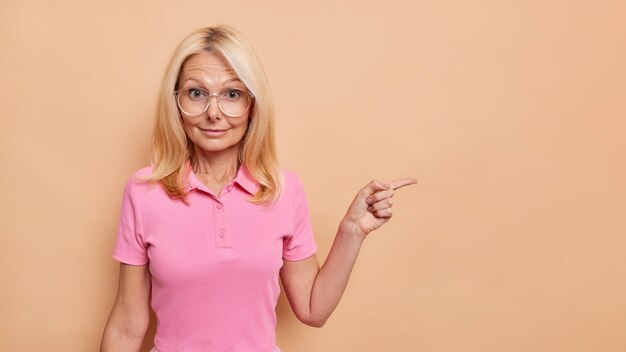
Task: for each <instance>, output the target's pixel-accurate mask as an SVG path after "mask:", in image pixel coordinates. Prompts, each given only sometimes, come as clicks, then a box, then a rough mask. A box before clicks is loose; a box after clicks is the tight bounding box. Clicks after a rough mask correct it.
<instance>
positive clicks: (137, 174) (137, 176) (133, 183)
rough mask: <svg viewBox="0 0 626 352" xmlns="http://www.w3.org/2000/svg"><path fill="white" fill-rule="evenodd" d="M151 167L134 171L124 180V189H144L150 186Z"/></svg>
mask: <svg viewBox="0 0 626 352" xmlns="http://www.w3.org/2000/svg"><path fill="white" fill-rule="evenodd" d="M152 171H153V166H152V165H148V166H144V167H142V168H140V169H137V170H135V171H134V172H132V173H131V174H130V176H129V177H128V178H127V180H126V187H128V188H133V189H139V188H146V187H148V184H150V176H151V175H152Z"/></svg>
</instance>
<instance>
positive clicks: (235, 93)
mask: <svg viewBox="0 0 626 352" xmlns="http://www.w3.org/2000/svg"><path fill="white" fill-rule="evenodd" d="M240 96H241V91H239V89H229V90H228V91H226V97H227V98H228V99H237V98H239V97H240Z"/></svg>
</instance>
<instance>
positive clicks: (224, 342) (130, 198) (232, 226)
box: [113, 165, 317, 352]
mask: <svg viewBox="0 0 626 352" xmlns="http://www.w3.org/2000/svg"><path fill="white" fill-rule="evenodd" d="M150 171H151V166H148V167H145V168H143V169H140V170H139V171H137V172H136V173H135V174H133V175H134V176H135V175H136V176H147V175H149V174H150ZM189 171H190V174H189V178H188V180H189V182H188V189H190V193H189V195H188V200H189V201H190V205H189V206H187V205H185V204H184V203H183V202H182V201H180V200H175V199H171V198H170V197H168V196H167V194H166V193H165V191H164V190H163V188H162V187H161V186H160V185H157V186H155V187H154V188H152V189H149V188H148V186H147V184H144V183H141V182H139V181H137V180H135V179H134V178H133V177H131V178H130V179H129V180H128V182H127V183H126V186H125V188H124V194H123V198H122V209H121V215H120V220H119V228H118V234H117V240H116V243H115V248H114V250H113V258H114V259H116V260H118V261H120V262H122V263H127V264H132V265H144V264H148V265H149V269H150V273H151V277H152V302H151V304H152V308H153V309H154V312H155V313H156V317H157V331H156V335H155V338H154V345H155V347H156V348H157V349H158V350H159V351H160V352H181V351H186V352H189V351H191V352H194V351H215V352H221V351H224V352H226V351H233V352H234V351H236V352H247V351H250V352H252V351H254V352H259V351H261V352H263V351H267V352H272V351H274V350H275V348H276V331H275V329H276V311H275V308H276V302H277V300H278V296H279V294H280V286H279V283H278V279H279V270H280V268H281V267H282V264H283V259H287V260H291V261H295V260H301V259H305V258H308V257H310V256H311V255H313V254H314V253H315V252H316V251H317V246H316V243H315V239H314V237H313V231H312V226H311V221H310V217H309V210H308V205H307V200H306V196H305V193H304V189H303V186H302V183H301V182H300V180H299V178H298V176H297V175H296V174H295V173H293V172H291V171H288V170H285V169H284V168H283V169H282V172H283V176H284V183H285V187H284V191H283V194H282V195H281V197H280V199H279V201H278V202H277V203H276V204H274V205H254V204H252V203H250V202H248V201H247V200H246V198H247V197H250V196H251V195H252V194H254V193H255V192H256V191H257V190H258V188H259V185H258V183H257V182H256V181H255V180H254V178H253V177H252V175H251V174H250V172H249V170H248V169H247V168H246V167H245V165H241V166H240V168H239V170H238V172H237V176H236V177H235V179H234V180H233V181H232V182H230V183H229V184H228V186H227V187H225V188H224V190H223V191H222V193H221V194H220V195H219V196H216V195H214V194H213V192H212V191H210V190H209V189H208V187H206V186H205V185H204V184H202V183H201V182H200V181H199V180H198V179H197V178H196V176H195V175H194V174H193V171H191V169H189Z"/></svg>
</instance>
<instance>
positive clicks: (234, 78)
mask: <svg viewBox="0 0 626 352" xmlns="http://www.w3.org/2000/svg"><path fill="white" fill-rule="evenodd" d="M187 81H196V82H198V83H204V81H203V80H201V79H200V78H196V77H193V76H190V77H187V78H185V82H187ZM230 82H239V83H243V82H241V80H240V79H239V77H233V78H231V79H228V80H226V81H224V82H222V84H226V83H230ZM183 83H184V82H183Z"/></svg>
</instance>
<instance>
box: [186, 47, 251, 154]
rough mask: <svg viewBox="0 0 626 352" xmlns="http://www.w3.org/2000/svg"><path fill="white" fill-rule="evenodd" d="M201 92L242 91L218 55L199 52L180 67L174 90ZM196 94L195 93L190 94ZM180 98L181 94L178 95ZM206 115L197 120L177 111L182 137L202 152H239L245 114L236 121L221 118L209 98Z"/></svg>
mask: <svg viewBox="0 0 626 352" xmlns="http://www.w3.org/2000/svg"><path fill="white" fill-rule="evenodd" d="M186 88H202V89H204V90H206V91H208V92H209V93H210V94H213V93H220V92H223V91H224V90H225V89H229V88H230V89H233V88H236V89H242V90H244V91H246V86H245V85H244V84H243V82H241V81H240V80H239V78H238V76H237V74H236V73H235V71H233V69H232V68H231V67H230V65H228V63H227V62H226V61H225V60H224V59H223V58H222V57H221V56H219V55H215V54H212V53H208V52H202V53H199V54H194V55H192V56H190V57H189V58H188V59H187V61H186V62H185V64H184V65H183V67H182V71H181V75H180V79H179V81H178V89H183V90H184V89H186ZM194 92H195V94H198V92H197V91H194ZM181 94H182V93H181ZM210 99H211V100H210V104H209V108H208V109H207V111H206V112H205V113H203V114H201V115H199V116H193V117H192V116H189V115H186V114H185V113H183V112H182V111H180V108H179V114H180V116H181V118H182V121H183V127H184V129H185V133H186V134H187V136H188V137H189V139H191V141H192V142H193V143H194V144H195V148H196V150H197V148H200V149H202V150H204V151H206V152H221V151H226V150H231V149H234V150H236V151H238V150H239V147H240V146H239V143H240V142H241V141H242V138H243V136H244V135H245V134H246V131H247V129H248V119H249V116H248V114H249V111H250V109H248V111H247V112H245V113H244V114H243V115H241V116H239V117H229V116H226V115H224V113H223V112H222V111H221V110H220V108H219V107H218V105H217V98H216V97H211V98H210Z"/></svg>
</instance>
